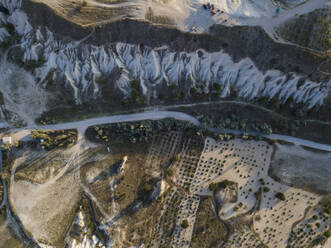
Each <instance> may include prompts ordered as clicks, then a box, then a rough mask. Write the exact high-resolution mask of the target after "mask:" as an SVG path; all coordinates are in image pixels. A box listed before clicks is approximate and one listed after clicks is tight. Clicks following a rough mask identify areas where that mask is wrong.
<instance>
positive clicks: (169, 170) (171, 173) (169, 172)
mask: <svg viewBox="0 0 331 248" xmlns="http://www.w3.org/2000/svg"><path fill="white" fill-rule="evenodd" d="M167 175H168V176H169V177H172V176H173V175H174V171H173V169H171V168H169V169H168V170H167Z"/></svg>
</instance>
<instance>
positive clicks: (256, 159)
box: [190, 138, 272, 219]
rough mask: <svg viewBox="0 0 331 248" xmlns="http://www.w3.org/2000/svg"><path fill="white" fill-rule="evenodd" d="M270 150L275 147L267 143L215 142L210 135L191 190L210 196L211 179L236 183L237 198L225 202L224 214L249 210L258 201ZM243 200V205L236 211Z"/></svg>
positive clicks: (212, 180)
mask: <svg viewBox="0 0 331 248" xmlns="http://www.w3.org/2000/svg"><path fill="white" fill-rule="evenodd" d="M271 153H272V147H271V146H270V145H268V144H267V143H265V142H255V141H243V140H239V139H235V140H230V141H223V142H219V143H216V142H215V140H213V139H211V138H207V139H206V141H205V147H204V150H203V153H202V154H201V158H200V161H199V165H198V168H197V170H196V173H195V175H194V180H193V182H192V184H191V189H190V191H191V192H194V193H196V194H198V195H209V194H210V191H209V190H208V186H209V184H211V183H212V182H221V181H223V180H229V181H233V182H236V183H238V194H237V196H238V200H237V201H236V202H234V203H226V204H225V205H223V206H222V208H221V210H220V211H221V215H222V216H221V217H222V218H224V219H228V218H231V217H234V216H237V215H238V214H242V213H246V212H247V211H249V210H250V209H252V207H253V206H254V204H255V202H256V197H255V196H254V193H255V192H256V191H258V189H259V187H260V182H259V178H264V177H266V176H267V168H268V166H269V164H270V158H271ZM249 189H251V190H249ZM240 202H241V203H243V206H242V207H240V208H239V209H238V210H237V211H234V207H235V206H237V205H238V204H239V203H240Z"/></svg>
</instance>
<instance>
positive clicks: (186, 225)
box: [181, 219, 188, 229]
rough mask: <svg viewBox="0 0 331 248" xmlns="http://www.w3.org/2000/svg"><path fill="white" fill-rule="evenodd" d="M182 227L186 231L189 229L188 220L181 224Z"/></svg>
mask: <svg viewBox="0 0 331 248" xmlns="http://www.w3.org/2000/svg"><path fill="white" fill-rule="evenodd" d="M181 227H182V228H184V229H186V228H188V221H187V220H186V219H185V220H183V222H182V224H181Z"/></svg>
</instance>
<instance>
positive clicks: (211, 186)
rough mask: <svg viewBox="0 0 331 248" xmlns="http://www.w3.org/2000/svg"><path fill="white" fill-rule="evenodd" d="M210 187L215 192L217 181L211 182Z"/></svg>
mask: <svg viewBox="0 0 331 248" xmlns="http://www.w3.org/2000/svg"><path fill="white" fill-rule="evenodd" d="M208 189H209V190H210V191H212V192H214V191H215V190H216V189H217V184H216V183H211V184H209V186H208Z"/></svg>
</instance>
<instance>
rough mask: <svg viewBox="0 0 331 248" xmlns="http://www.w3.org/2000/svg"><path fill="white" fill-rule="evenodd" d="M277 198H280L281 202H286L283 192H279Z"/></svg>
mask: <svg viewBox="0 0 331 248" xmlns="http://www.w3.org/2000/svg"><path fill="white" fill-rule="evenodd" d="M275 197H276V198H278V199H279V200H281V201H285V195H284V194H283V193H282V192H277V193H276V194H275Z"/></svg>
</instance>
